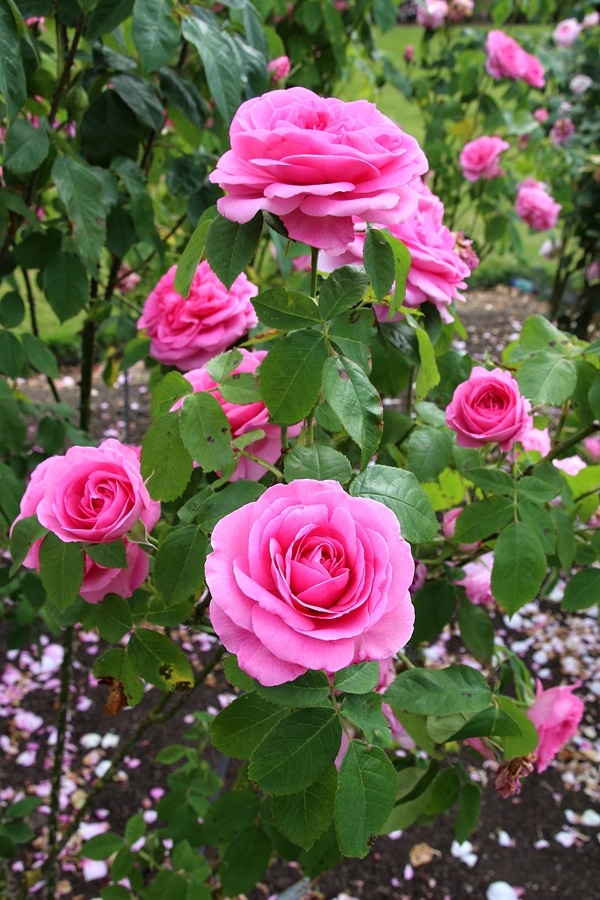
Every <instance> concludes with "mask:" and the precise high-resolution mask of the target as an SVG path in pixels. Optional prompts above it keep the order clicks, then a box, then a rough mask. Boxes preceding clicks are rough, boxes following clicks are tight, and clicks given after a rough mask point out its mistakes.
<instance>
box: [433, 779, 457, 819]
mask: <svg viewBox="0 0 600 900" xmlns="http://www.w3.org/2000/svg"><path fill="white" fill-rule="evenodd" d="M460 787H461V784H460V779H459V777H458V775H457V774H456V772H455V771H454V769H444V770H443V771H442V772H440V774H439V775H438V776H437V778H436V779H435V781H434V782H433V786H432V789H431V792H430V794H429V800H428V802H427V807H426V809H425V815H427V816H439V815H440V814H441V813H443V812H445V811H446V810H447V809H450V807H451V806H454V804H455V803H456V801H457V799H458V796H459V793H460Z"/></svg>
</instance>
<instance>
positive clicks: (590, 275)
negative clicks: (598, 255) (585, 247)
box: [585, 259, 600, 281]
mask: <svg viewBox="0 0 600 900" xmlns="http://www.w3.org/2000/svg"><path fill="white" fill-rule="evenodd" d="M585 279H586V281H598V279H600V260H598V259H594V260H593V261H592V262H591V263H590V264H589V266H588V267H587V269H586V270H585Z"/></svg>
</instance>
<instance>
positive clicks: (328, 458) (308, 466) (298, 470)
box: [283, 444, 352, 484]
mask: <svg viewBox="0 0 600 900" xmlns="http://www.w3.org/2000/svg"><path fill="white" fill-rule="evenodd" d="M283 471H284V474H285V479H286V481H288V482H289V481H294V480H295V479H297V478H314V479H315V480H316V481H328V480H333V481H339V482H340V484H347V483H348V482H349V481H350V479H351V477H352V467H351V465H350V460H349V459H348V458H347V457H346V456H344V454H343V453H340V452H339V451H338V450H334V449H333V447H325V446H323V445H322V444H311V445H310V447H299V446H296V447H293V448H292V449H291V450H290V452H289V453H288V454H286V457H285V460H284V464H283Z"/></svg>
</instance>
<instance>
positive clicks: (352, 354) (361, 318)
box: [327, 309, 377, 375]
mask: <svg viewBox="0 0 600 900" xmlns="http://www.w3.org/2000/svg"><path fill="white" fill-rule="evenodd" d="M376 333H377V330H376V328H374V327H373V311H372V310H370V309H352V310H350V312H346V313H344V314H343V315H342V316H338V317H337V318H335V319H333V320H332V321H331V322H330V323H329V327H328V329H327V334H328V336H329V340H330V341H331V342H332V343H333V344H334V345H335V347H336V348H337V349H338V350H339V351H340V353H341V354H342V356H345V357H346V358H347V359H351V360H352V361H353V362H355V363H356V364H357V365H358V366H360V368H361V369H362V370H363V372H365V373H366V374H367V375H368V374H369V373H370V371H371V345H372V343H373V340H374V339H375V335H376Z"/></svg>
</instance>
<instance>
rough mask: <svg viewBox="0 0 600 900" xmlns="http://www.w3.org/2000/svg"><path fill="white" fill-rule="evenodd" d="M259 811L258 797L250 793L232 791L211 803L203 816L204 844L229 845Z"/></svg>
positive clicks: (250, 823)
mask: <svg viewBox="0 0 600 900" xmlns="http://www.w3.org/2000/svg"><path fill="white" fill-rule="evenodd" d="M259 809H260V801H259V799H258V796H257V795H256V794H255V793H254V792H252V791H244V790H233V791H231V792H229V793H227V794H222V795H221V796H220V797H219V798H218V799H217V800H215V801H214V803H211V805H210V808H209V810H208V812H207V814H206V815H205V816H204V830H205V833H206V842H207V843H208V844H210V845H211V846H212V847H223V846H224V845H227V844H229V843H231V841H232V840H233V839H234V838H236V837H237V836H238V835H239V834H240V833H241V832H242V831H244V830H245V829H246V828H249V827H250V825H252V823H253V822H254V820H255V819H256V817H257V815H258V812H259Z"/></svg>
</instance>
